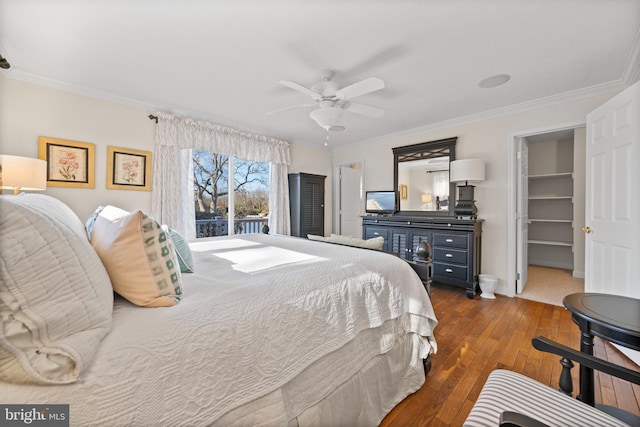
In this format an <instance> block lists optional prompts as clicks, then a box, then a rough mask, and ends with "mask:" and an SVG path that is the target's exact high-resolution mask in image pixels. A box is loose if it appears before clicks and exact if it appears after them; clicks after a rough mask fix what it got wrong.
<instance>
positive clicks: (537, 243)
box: [528, 240, 573, 247]
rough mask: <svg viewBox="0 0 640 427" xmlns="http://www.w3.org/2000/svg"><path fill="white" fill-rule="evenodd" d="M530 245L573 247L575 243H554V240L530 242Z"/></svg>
mask: <svg viewBox="0 0 640 427" xmlns="http://www.w3.org/2000/svg"><path fill="white" fill-rule="evenodd" d="M528 243H529V244H533V245H548V246H566V247H573V243H571V242H556V241H553V240H529V241H528Z"/></svg>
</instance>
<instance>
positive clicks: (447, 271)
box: [433, 262, 467, 280]
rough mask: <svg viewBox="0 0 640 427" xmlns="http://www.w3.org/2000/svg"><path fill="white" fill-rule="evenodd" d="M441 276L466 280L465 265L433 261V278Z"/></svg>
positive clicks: (437, 278)
mask: <svg viewBox="0 0 640 427" xmlns="http://www.w3.org/2000/svg"><path fill="white" fill-rule="evenodd" d="M441 278H443V279H444V278H454V279H459V280H467V267H465V266H461V265H453V264H441V263H439V262H434V263H433V280H439V279H441Z"/></svg>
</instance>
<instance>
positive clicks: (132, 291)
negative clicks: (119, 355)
mask: <svg viewBox="0 0 640 427" xmlns="http://www.w3.org/2000/svg"><path fill="white" fill-rule="evenodd" d="M91 245H92V246H93V248H94V249H95V250H96V252H97V253H98V255H99V256H100V259H101V260H102V263H103V264H104V266H105V267H106V269H107V272H108V273H109V277H110V278H111V284H112V285H113V290H114V291H116V292H117V293H118V294H120V295H122V296H123V297H124V298H126V299H128V300H129V301H131V302H132V303H134V304H136V305H140V306H145V307H169V306H173V305H176V304H177V303H178V301H180V295H181V294H182V281H181V280H182V279H181V276H180V267H179V264H178V260H177V258H176V252H175V248H174V246H173V243H172V241H171V237H170V236H169V233H167V232H165V231H164V230H162V228H161V226H160V224H158V222H157V221H156V220H154V219H153V218H151V217H149V216H148V215H147V214H145V213H144V212H142V211H141V210H136V211H133V212H131V213H129V212H127V211H124V210H122V209H119V208H116V207H114V206H106V207H104V208H103V209H102V210H101V211H100V213H99V214H98V217H97V218H96V220H95V221H94V223H93V229H92V230H91Z"/></svg>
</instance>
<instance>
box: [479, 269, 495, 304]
mask: <svg viewBox="0 0 640 427" xmlns="http://www.w3.org/2000/svg"><path fill="white" fill-rule="evenodd" d="M478 279H479V280H480V290H481V291H482V293H481V294H480V297H481V298H486V299H496V296H495V295H494V292H495V291H496V288H497V287H498V278H497V277H496V276H492V275H490V274H480V275H478Z"/></svg>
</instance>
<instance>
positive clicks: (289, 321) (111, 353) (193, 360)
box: [0, 234, 437, 425]
mask: <svg viewBox="0 0 640 427" xmlns="http://www.w3.org/2000/svg"><path fill="white" fill-rule="evenodd" d="M190 246H191V248H192V251H193V255H194V264H195V273H194V274H184V275H183V298H182V301H181V302H180V303H179V304H178V305H176V306H174V307H158V308H144V307H137V306H134V305H132V304H131V303H129V302H127V301H126V300H124V299H121V298H116V302H115V306H114V313H113V324H112V330H111V332H110V333H109V334H108V335H107V336H106V337H105V339H104V340H103V342H102V343H101V345H100V348H99V349H98V354H97V355H96V357H95V359H94V361H93V364H92V365H91V366H90V367H89V369H88V370H87V373H86V375H85V377H84V379H83V380H81V382H79V383H76V384H71V385H65V386H46V387H44V386H17V385H12V384H7V383H0V395H1V396H3V401H4V402H5V403H69V404H70V405H71V406H70V410H71V417H70V418H71V421H72V425H210V424H211V423H213V422H214V421H215V420H216V419H218V418H220V417H221V416H223V415H224V414H225V413H227V412H229V411H231V410H233V409H235V408H238V407H240V406H242V405H243V404H245V403H248V402H251V401H253V400H255V399H258V398H260V397H262V396H265V395H267V394H268V393H271V392H273V391H274V390H277V389H278V388H280V387H282V386H283V385H284V384H286V383H287V382H289V381H291V380H292V379H293V378H295V377H296V376H298V375H299V374H300V373H302V372H303V371H305V369H307V368H308V367H309V366H311V365H313V364H314V363H315V362H316V361H318V360H320V359H321V358H323V357H324V356H326V355H328V354H330V353H332V352H335V351H338V350H340V349H341V348H343V347H344V348H347V347H348V344H349V343H350V342H352V341H353V340H354V339H356V338H357V337H358V336H359V335H360V336H361V337H362V333H363V331H367V330H370V329H372V328H379V327H382V326H383V325H387V327H389V328H390V331H392V332H393V333H394V334H409V333H412V334H416V335H418V336H419V337H421V340H422V343H423V347H424V348H423V349H422V350H423V353H424V354H425V355H426V354H428V353H429V352H432V351H435V340H434V339H433V328H434V327H435V325H436V323H437V320H436V317H435V315H434V313H433V309H432V306H431V303H430V301H429V298H428V295H427V293H426V291H425V290H424V287H423V286H422V283H421V282H420V280H419V278H418V277H417V276H416V274H415V273H414V272H413V270H412V269H411V268H410V267H409V266H408V265H407V264H406V263H405V262H404V261H402V260H400V259H399V258H397V257H395V256H393V255H390V254H386V253H383V252H379V251H371V250H364V249H358V248H351V247H346V246H338V245H332V244H328V243H323V242H312V241H309V240H306V239H299V238H293V237H286V236H268V235H258V234H255V235H239V236H228V237H216V238H209V239H200V240H198V241H197V242H195V243H192V244H191V245H190ZM394 319H395V321H393V322H390V321H392V320H394ZM389 325H391V326H389ZM392 346H393V338H389V339H387V340H380V342H374V343H369V345H367V346H366V348H364V349H363V348H359V349H355V351H356V352H357V357H355V355H354V357H348V356H349V355H348V354H347V355H346V356H347V357H344V358H343V359H341V367H340V369H341V370H343V371H344V372H356V371H357V370H358V369H360V368H361V367H362V366H363V364H364V363H365V362H366V360H367V358H369V359H370V358H371V357H373V356H375V354H379V353H384V352H386V351H388V349H389V348H391V347H392ZM352 347H354V346H352ZM363 352H369V353H371V354H363ZM322 375H323V376H331V375H333V374H332V372H330V371H329V372H323V373H322ZM336 375H338V374H336ZM321 397H322V396H309V397H308V399H309V402H297V403H296V405H292V406H291V412H292V413H290V414H287V417H295V416H297V415H298V414H296V413H295V412H296V411H298V410H299V408H302V407H305V406H308V405H311V404H314V403H316V401H317V399H319V398H321ZM305 398H306V397H305ZM290 419H291V418H290Z"/></svg>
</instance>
